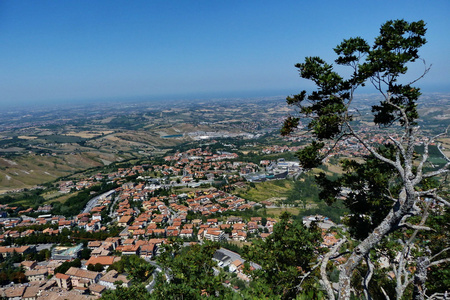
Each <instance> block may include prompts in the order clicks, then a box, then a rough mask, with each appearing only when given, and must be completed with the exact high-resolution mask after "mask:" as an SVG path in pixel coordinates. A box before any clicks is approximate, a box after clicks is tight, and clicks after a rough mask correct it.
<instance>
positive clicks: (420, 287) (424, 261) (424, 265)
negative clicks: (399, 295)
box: [413, 256, 430, 300]
mask: <svg viewBox="0 0 450 300" xmlns="http://www.w3.org/2000/svg"><path fill="white" fill-rule="evenodd" d="M429 265H430V258H429V257H427V256H421V257H419V258H417V266H416V272H415V273H414V294H413V299H414V300H424V299H425V282H426V280H427V269H428V266H429Z"/></svg>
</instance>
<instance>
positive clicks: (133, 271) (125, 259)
mask: <svg viewBox="0 0 450 300" xmlns="http://www.w3.org/2000/svg"><path fill="white" fill-rule="evenodd" d="M109 270H116V271H117V272H118V273H127V274H128V276H129V277H130V278H131V279H134V280H136V281H137V282H145V281H147V280H148V278H149V277H150V276H151V275H152V273H153V271H154V270H155V267H154V266H153V265H151V264H150V263H148V262H147V261H145V259H143V258H141V257H139V256H137V255H124V256H122V258H121V259H120V260H119V261H117V262H115V263H113V264H112V265H111V266H110V267H109V268H108V271H109Z"/></svg>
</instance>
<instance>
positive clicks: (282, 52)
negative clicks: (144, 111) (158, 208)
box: [0, 0, 450, 104]
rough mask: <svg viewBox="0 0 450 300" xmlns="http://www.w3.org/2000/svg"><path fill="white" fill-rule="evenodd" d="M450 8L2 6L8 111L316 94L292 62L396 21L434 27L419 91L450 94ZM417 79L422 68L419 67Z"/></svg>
mask: <svg viewBox="0 0 450 300" xmlns="http://www.w3.org/2000/svg"><path fill="white" fill-rule="evenodd" d="M449 11H450V1H448V0H442V1H440V0H437V1H423V0H421V1H414V0H409V1H403V0H398V1H392V0H389V1H384V0H379V1H360V0H359V1H349V0H344V1H325V0H324V1H300V0H295V1H264V0H258V1H256V0H255V1H251V0H250V1H244V0H237V1H235V0H227V1H219V0H205V1H203V0H198V1H188V0H171V1H164V0H160V1H111V0H109V1H93V0H87V1H83V0H77V1H65V0H59V1H54V0H52V1H46V0H40V1H35V0H31V1H17V0H13V1H7V0H3V1H1V2H0V104H9V103H29V102H34V103H39V102H40V101H60V102H64V101H71V100H76V99H110V98H124V99H127V98H135V97H138V98H139V97H141V98H145V97H146V96H153V97H161V98H167V97H173V98H176V97H179V98H182V97H185V96H192V95H198V96H199V97H200V96H201V97H203V98H208V97H224V96H240V95H242V96H253V95H254V96H263V95H267V96H273V95H285V94H286V95H287V94H292V93H296V92H298V91H300V90H301V89H304V88H310V87H311V85H310V84H309V83H308V82H306V81H302V80H301V79H300V78H299V77H298V73H297V70H296V69H295V68H294V64H295V63H297V62H301V61H302V60H303V59H304V57H306V56H312V55H318V56H322V57H323V58H325V59H327V60H328V61H330V62H331V61H332V59H333V58H334V56H333V55H334V53H333V51H332V48H333V47H335V46H336V45H337V44H338V43H340V42H341V41H342V39H344V38H348V37H353V36H361V37H363V38H366V39H367V40H368V41H369V42H371V41H372V40H373V37H375V36H376V35H377V34H378V30H379V27H380V25H381V24H382V23H383V22H385V21H386V20H389V19H400V18H403V19H405V20H407V21H415V20H419V19H423V20H425V22H426V23H427V27H428V32H427V40H428V44H427V45H425V46H424V47H423V49H422V51H421V55H422V57H424V58H425V59H426V62H427V63H429V64H433V67H432V69H431V71H430V73H429V74H428V75H427V77H426V78H424V79H423V80H422V81H420V83H419V84H418V85H419V86H421V87H422V88H423V90H424V91H425V92H433V91H450V84H449V83H450V82H449V81H450V76H449V73H450V55H449V54H448V53H449V49H450V35H449V31H450V18H448V12H449ZM413 71H417V72H419V71H420V69H419V68H413Z"/></svg>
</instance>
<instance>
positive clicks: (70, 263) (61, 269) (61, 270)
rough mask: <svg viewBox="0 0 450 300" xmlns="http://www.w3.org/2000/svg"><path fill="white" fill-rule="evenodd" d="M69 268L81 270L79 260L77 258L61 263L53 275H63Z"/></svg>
mask: <svg viewBox="0 0 450 300" xmlns="http://www.w3.org/2000/svg"><path fill="white" fill-rule="evenodd" d="M71 267H76V268H81V260H80V259H79V258H76V259H74V260H72V261H65V262H63V263H62V264H61V265H60V266H59V267H57V268H56V269H55V274H56V273H62V274H65V273H66V272H67V270H69V269H70V268H71Z"/></svg>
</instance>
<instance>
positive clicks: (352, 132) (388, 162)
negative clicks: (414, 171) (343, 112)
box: [346, 122, 404, 175]
mask: <svg viewBox="0 0 450 300" xmlns="http://www.w3.org/2000/svg"><path fill="white" fill-rule="evenodd" d="M346 124H347V127H348V129H349V130H350V132H351V134H352V135H353V136H354V137H355V138H356V139H357V140H358V141H359V142H360V143H361V144H362V145H363V146H364V147H365V148H366V149H367V150H368V151H369V152H370V153H372V155H373V156H375V157H376V158H377V159H379V160H381V161H383V162H385V163H387V164H390V165H391V166H393V167H394V168H396V169H397V171H398V172H399V173H400V174H402V175H403V173H404V172H403V171H404V170H403V168H402V166H401V165H400V163H396V162H394V161H392V160H390V159H388V158H386V157H384V156H383V155H381V154H380V153H378V152H377V151H375V149H374V148H373V147H372V146H370V145H369V144H368V143H367V142H366V141H364V140H363V139H362V138H361V137H360V136H359V135H358V134H356V132H355V131H354V130H353V128H352V127H351V126H350V124H349V123H348V122H346Z"/></svg>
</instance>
